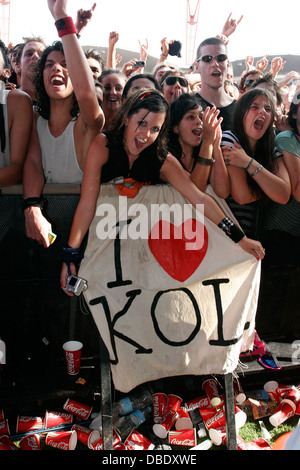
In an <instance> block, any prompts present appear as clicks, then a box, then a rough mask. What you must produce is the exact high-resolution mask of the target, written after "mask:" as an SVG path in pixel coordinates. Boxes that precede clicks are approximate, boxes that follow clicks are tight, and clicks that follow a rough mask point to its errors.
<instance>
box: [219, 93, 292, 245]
mask: <svg viewBox="0 0 300 470" xmlns="http://www.w3.org/2000/svg"><path fill="white" fill-rule="evenodd" d="M274 119H275V107H274V99H273V97H272V96H271V94H270V93H269V91H268V90H263V89H260V88H258V87H257V88H254V89H253V90H249V91H247V92H246V93H244V94H243V95H242V97H241V98H240V99H239V100H238V102H237V105H236V109H235V113H234V119H233V129H232V130H231V131H225V132H223V135H222V142H221V146H222V152H223V157H224V161H225V164H226V165H227V168H228V172H229V176H230V182H231V198H230V199H229V201H228V203H229V206H230V207H231V209H232V211H233V212H234V213H235V215H236V217H237V219H238V220H239V222H240V223H241V225H242V227H243V229H244V230H245V232H246V233H247V234H248V236H254V237H257V235H258V233H257V230H258V229H259V224H258V219H259V216H260V215H261V209H262V208H263V206H262V205H261V204H257V203H258V202H262V201H268V200H271V201H274V202H278V203H280V204H287V202H288V201H289V199H290V196H291V183H290V179H289V175H288V172H287V168H286V166H285V164H284V160H283V156H282V154H281V153H280V152H279V151H278V150H277V149H276V147H275V142H274V141H275V134H274V128H273V123H274Z"/></svg>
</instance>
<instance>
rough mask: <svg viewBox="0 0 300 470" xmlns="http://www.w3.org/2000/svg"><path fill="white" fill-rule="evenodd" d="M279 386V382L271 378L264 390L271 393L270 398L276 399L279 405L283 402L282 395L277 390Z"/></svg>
mask: <svg viewBox="0 0 300 470" xmlns="http://www.w3.org/2000/svg"><path fill="white" fill-rule="evenodd" d="M277 388H278V382H276V381H275V380H270V381H269V382H266V383H265V385H264V390H265V391H266V392H267V394H268V395H269V398H270V400H272V401H275V403H277V404H278V405H279V404H280V402H281V396H280V395H279V393H278V392H277Z"/></svg>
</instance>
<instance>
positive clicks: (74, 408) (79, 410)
mask: <svg viewBox="0 0 300 470" xmlns="http://www.w3.org/2000/svg"><path fill="white" fill-rule="evenodd" d="M63 409H64V410H65V411H68V412H69V413H72V414H73V415H75V416H78V417H79V418H81V419H83V420H86V419H88V417H89V416H90V414H91V412H92V409H93V407H92V406H89V405H86V404H84V403H80V402H78V401H75V400H72V399H71V398H68V399H67V401H66V402H65V404H64V406H63Z"/></svg>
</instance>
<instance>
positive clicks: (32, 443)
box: [20, 434, 41, 450]
mask: <svg viewBox="0 0 300 470" xmlns="http://www.w3.org/2000/svg"><path fill="white" fill-rule="evenodd" d="M20 448H21V449H22V450H41V444H40V436H39V434H29V436H25V437H23V439H21V440H20Z"/></svg>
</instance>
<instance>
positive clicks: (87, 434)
mask: <svg viewBox="0 0 300 470" xmlns="http://www.w3.org/2000/svg"><path fill="white" fill-rule="evenodd" d="M72 431H76V433H77V438H78V440H79V441H80V442H82V443H83V444H84V445H86V446H87V447H88V448H89V449H92V448H93V444H94V443H95V442H97V441H99V439H100V432H99V431H98V430H97V429H89V428H86V427H85V426H80V425H79V424H74V426H72Z"/></svg>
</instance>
